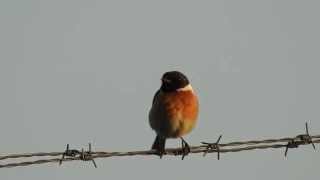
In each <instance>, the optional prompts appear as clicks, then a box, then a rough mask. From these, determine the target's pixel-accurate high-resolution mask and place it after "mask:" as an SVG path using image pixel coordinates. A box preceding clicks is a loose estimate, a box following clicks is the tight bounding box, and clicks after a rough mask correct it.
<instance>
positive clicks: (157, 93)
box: [152, 89, 160, 104]
mask: <svg viewBox="0 0 320 180" xmlns="http://www.w3.org/2000/svg"><path fill="white" fill-rule="evenodd" d="M159 94H160V89H159V90H158V91H157V92H156V94H155V95H154V96H153V100H152V104H154V102H155V100H156V99H157V96H159Z"/></svg>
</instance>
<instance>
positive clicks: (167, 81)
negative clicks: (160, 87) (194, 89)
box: [162, 78, 172, 84]
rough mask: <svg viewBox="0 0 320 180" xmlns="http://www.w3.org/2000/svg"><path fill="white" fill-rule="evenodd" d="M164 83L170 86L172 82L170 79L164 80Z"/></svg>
mask: <svg viewBox="0 0 320 180" xmlns="http://www.w3.org/2000/svg"><path fill="white" fill-rule="evenodd" d="M162 82H163V83H168V84H169V83H171V82H172V81H171V80H170V79H167V78H163V79H162Z"/></svg>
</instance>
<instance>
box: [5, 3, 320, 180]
mask: <svg viewBox="0 0 320 180" xmlns="http://www.w3.org/2000/svg"><path fill="white" fill-rule="evenodd" d="M319 6H320V3H319V1H298V0H264V1H260V0H243V1H238V0H229V1H228V0H225V1H222V0H217V1H119V0H117V1H103V0H100V1H94V0H91V1H84V0H77V1H76V0H70V1H66V0H55V1H49V0H28V1H25V0H1V1H0V27H1V28H0V122H1V126H0V142H1V147H0V154H7V153H21V152H41V151H46V152H47V151H49V152H50V151H63V150H64V148H65V144H67V143H70V144H71V147H72V148H81V147H86V146H87V143H88V142H91V143H93V148H94V149H96V150H106V151H130V150H145V149H149V148H150V146H151V144H152V142H153V140H154V137H155V133H154V132H153V131H152V130H151V129H150V127H149V124H148V119H147V117H148V110H149V107H150V105H151V101H152V97H153V94H154V93H155V91H156V90H157V89H158V88H159V86H160V77H161V75H162V73H164V72H165V71H169V70H180V71H182V72H184V73H185V74H186V75H187V76H188V77H189V78H190V80H191V82H192V85H193V86H194V88H195V90H196V92H197V93H198V95H199V98H200V104H201V112H200V117H199V121H198V125H197V127H196V129H195V130H194V131H193V132H192V133H191V134H190V135H188V136H186V140H187V141H188V142H189V143H190V144H191V145H199V143H200V142H201V141H212V142H213V141H215V140H216V139H217V137H218V136H219V134H223V139H222V142H229V141H236V140H250V139H264V138H279V137H287V136H295V135H297V134H301V133H304V123H305V122H306V121H308V122H309V123H310V126H311V133H314V134H317V133H319V131H320V95H319V93H320V85H319V77H320V72H319V67H320V61H319V58H320V55H319V52H320V45H319V42H320V36H319V32H320V22H319V17H320V12H319ZM178 145H180V141H178V140H170V141H169V145H168V146H169V147H176V146H178ZM317 147H318V149H320V147H319V145H317ZM283 154H284V149H281V150H280V149H278V150H260V151H250V152H240V153H230V154H222V157H221V160H220V161H217V160H216V154H210V155H208V157H206V158H203V157H202V156H201V154H198V155H194V154H192V155H190V156H188V157H186V159H185V160H184V161H181V160H180V157H172V156H168V157H164V158H163V159H162V160H159V158H158V157H155V156H139V157H122V158H109V159H97V160H96V162H97V164H98V166H99V168H98V169H95V168H93V165H92V164H91V163H89V162H87V163H84V162H69V163H64V164H63V166H61V167H59V166H58V164H45V165H35V166H28V167H18V168H12V169H0V179H1V180H6V179H8V180H11V179H46V180H51V179H77V180H87V179H154V180H156V179H161V180H163V179H184V180H187V179H196V178H198V179H204V178H210V179H211V178H212V179H262V180H270V179H290V180H294V179H308V180H312V179H319V167H320V155H319V151H317V152H314V151H313V149H312V147H311V146H303V147H301V148H299V149H290V152H289V157H288V158H284V156H283Z"/></svg>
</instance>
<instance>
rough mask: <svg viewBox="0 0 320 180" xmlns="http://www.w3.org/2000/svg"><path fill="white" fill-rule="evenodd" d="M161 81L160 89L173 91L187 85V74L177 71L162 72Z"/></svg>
mask: <svg viewBox="0 0 320 180" xmlns="http://www.w3.org/2000/svg"><path fill="white" fill-rule="evenodd" d="M161 81H162V84H161V90H162V91H165V92H170V91H175V90H177V89H180V88H184V87H186V86H187V85H189V80H188V78H187V76H185V75H184V74H182V73H181V72H179V71H169V72H166V73H164V74H163V76H162V78H161Z"/></svg>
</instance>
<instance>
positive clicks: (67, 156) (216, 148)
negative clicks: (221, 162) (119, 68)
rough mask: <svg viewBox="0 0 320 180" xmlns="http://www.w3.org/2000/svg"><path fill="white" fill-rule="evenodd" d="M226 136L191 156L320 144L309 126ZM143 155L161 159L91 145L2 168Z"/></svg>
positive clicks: (194, 149)
mask: <svg viewBox="0 0 320 180" xmlns="http://www.w3.org/2000/svg"><path fill="white" fill-rule="evenodd" d="M221 137H222V135H220V136H219V138H218V140H217V141H216V142H215V143H207V142H202V145H199V146H192V147H190V153H204V155H206V154H207V153H217V155H218V159H220V153H230V152H240V151H249V150H257V149H279V148H285V149H286V150H285V156H287V153H288V149H289V148H298V147H300V146H302V145H309V144H311V145H312V146H313V148H314V149H316V147H315V144H319V143H320V135H314V136H311V135H310V134H309V129H308V124H306V134H300V135H297V136H295V137H293V138H292V137H291V138H290V137H288V138H280V139H265V140H251V141H237V142H230V143H224V144H223V143H219V142H220V140H221ZM165 151H166V155H174V156H177V155H182V152H183V151H182V149H181V148H170V149H166V150H165ZM141 155H144V156H145V155H157V152H156V151H155V150H145V151H130V152H108V151H92V149H91V144H90V143H89V150H88V151H84V150H83V149H82V150H81V151H78V150H75V149H71V150H70V149H69V144H67V147H66V150H65V151H64V152H47V153H45V152H41V153H24V154H11V155H7V156H0V162H2V161H4V160H8V159H17V158H31V157H38V158H41V157H47V158H44V159H36V160H32V161H31V160H30V161H22V162H14V163H7V164H0V168H11V167H18V166H29V165H33V164H44V163H52V162H58V163H59V164H61V163H62V162H66V161H92V163H93V165H94V167H97V165H96V162H95V161H94V159H96V158H109V157H120V156H141ZM54 156H62V158H50V157H54Z"/></svg>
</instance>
